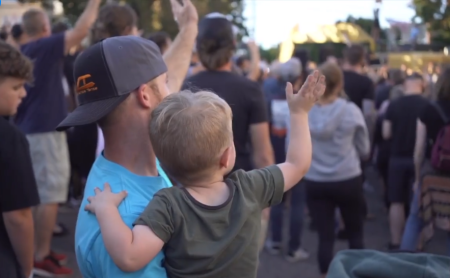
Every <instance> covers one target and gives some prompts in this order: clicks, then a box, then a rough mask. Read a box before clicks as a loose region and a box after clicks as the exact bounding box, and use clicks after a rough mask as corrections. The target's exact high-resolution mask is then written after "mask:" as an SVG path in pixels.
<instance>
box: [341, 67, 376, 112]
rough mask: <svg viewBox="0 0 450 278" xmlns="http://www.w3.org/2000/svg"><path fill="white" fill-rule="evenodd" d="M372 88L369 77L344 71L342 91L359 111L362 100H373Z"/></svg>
mask: <svg viewBox="0 0 450 278" xmlns="http://www.w3.org/2000/svg"><path fill="white" fill-rule="evenodd" d="M374 87H375V86H374V84H373V82H372V80H370V78H369V77H367V76H364V75H361V74H359V73H356V72H354V71H347V70H344V91H345V93H346V94H347V96H348V97H349V98H350V100H351V101H352V102H353V103H355V104H356V105H357V106H358V107H359V108H360V109H362V103H363V100H364V99H368V100H374V90H375V89H374Z"/></svg>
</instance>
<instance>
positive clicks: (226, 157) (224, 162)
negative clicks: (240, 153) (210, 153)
mask: <svg viewBox="0 0 450 278" xmlns="http://www.w3.org/2000/svg"><path fill="white" fill-rule="evenodd" d="M232 158H233V148H232V147H231V146H230V147H228V148H226V149H225V151H224V152H223V153H222V155H221V156H220V162H219V163H220V168H228V167H229V166H230V164H231V163H233V162H232V161H231V160H232Z"/></svg>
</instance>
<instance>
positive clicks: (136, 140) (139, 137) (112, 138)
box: [103, 128, 158, 176]
mask: <svg viewBox="0 0 450 278" xmlns="http://www.w3.org/2000/svg"><path fill="white" fill-rule="evenodd" d="M141 130H142V131H140V132H139V131H136V129H134V130H131V129H129V130H122V132H118V130H114V128H112V129H110V130H108V128H106V129H104V131H103V132H104V134H103V135H104V138H105V150H104V156H105V158H106V159H108V160H110V161H112V162H114V163H117V164H119V165H121V166H122V167H124V168H126V169H127V170H129V171H130V172H132V173H134V174H136V175H140V176H157V175H158V170H157V168H156V157H155V153H154V152H153V149H152V146H151V143H150V139H149V138H148V134H147V133H146V129H145V128H142V129H141Z"/></svg>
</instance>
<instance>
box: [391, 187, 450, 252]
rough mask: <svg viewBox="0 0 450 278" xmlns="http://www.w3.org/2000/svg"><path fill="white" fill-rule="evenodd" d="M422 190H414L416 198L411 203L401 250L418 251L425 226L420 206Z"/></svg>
mask: <svg viewBox="0 0 450 278" xmlns="http://www.w3.org/2000/svg"><path fill="white" fill-rule="evenodd" d="M419 197H420V190H416V192H414V198H413V201H412V204H411V210H410V212H409V216H408V220H407V221H406V225H405V231H404V232H403V237H402V243H401V245H400V250H405V251H416V248H417V243H418V242H419V238H420V233H421V232H422V228H423V227H424V223H423V221H422V219H421V218H420V215H419V213H420V211H419V210H420V207H419ZM447 255H448V256H450V232H449V233H448V240H447Z"/></svg>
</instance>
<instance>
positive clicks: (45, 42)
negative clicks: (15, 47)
mask: <svg viewBox="0 0 450 278" xmlns="http://www.w3.org/2000/svg"><path fill="white" fill-rule="evenodd" d="M64 37H65V34H64V33H58V34H54V35H51V36H49V37H45V38H40V39H37V40H34V41H30V42H28V43H25V44H23V45H21V46H20V50H21V52H22V53H24V54H25V55H29V54H31V55H33V56H35V55H40V54H43V53H45V51H47V52H48V51H54V49H53V48H51V47H50V46H52V45H53V44H61V43H64Z"/></svg>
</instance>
